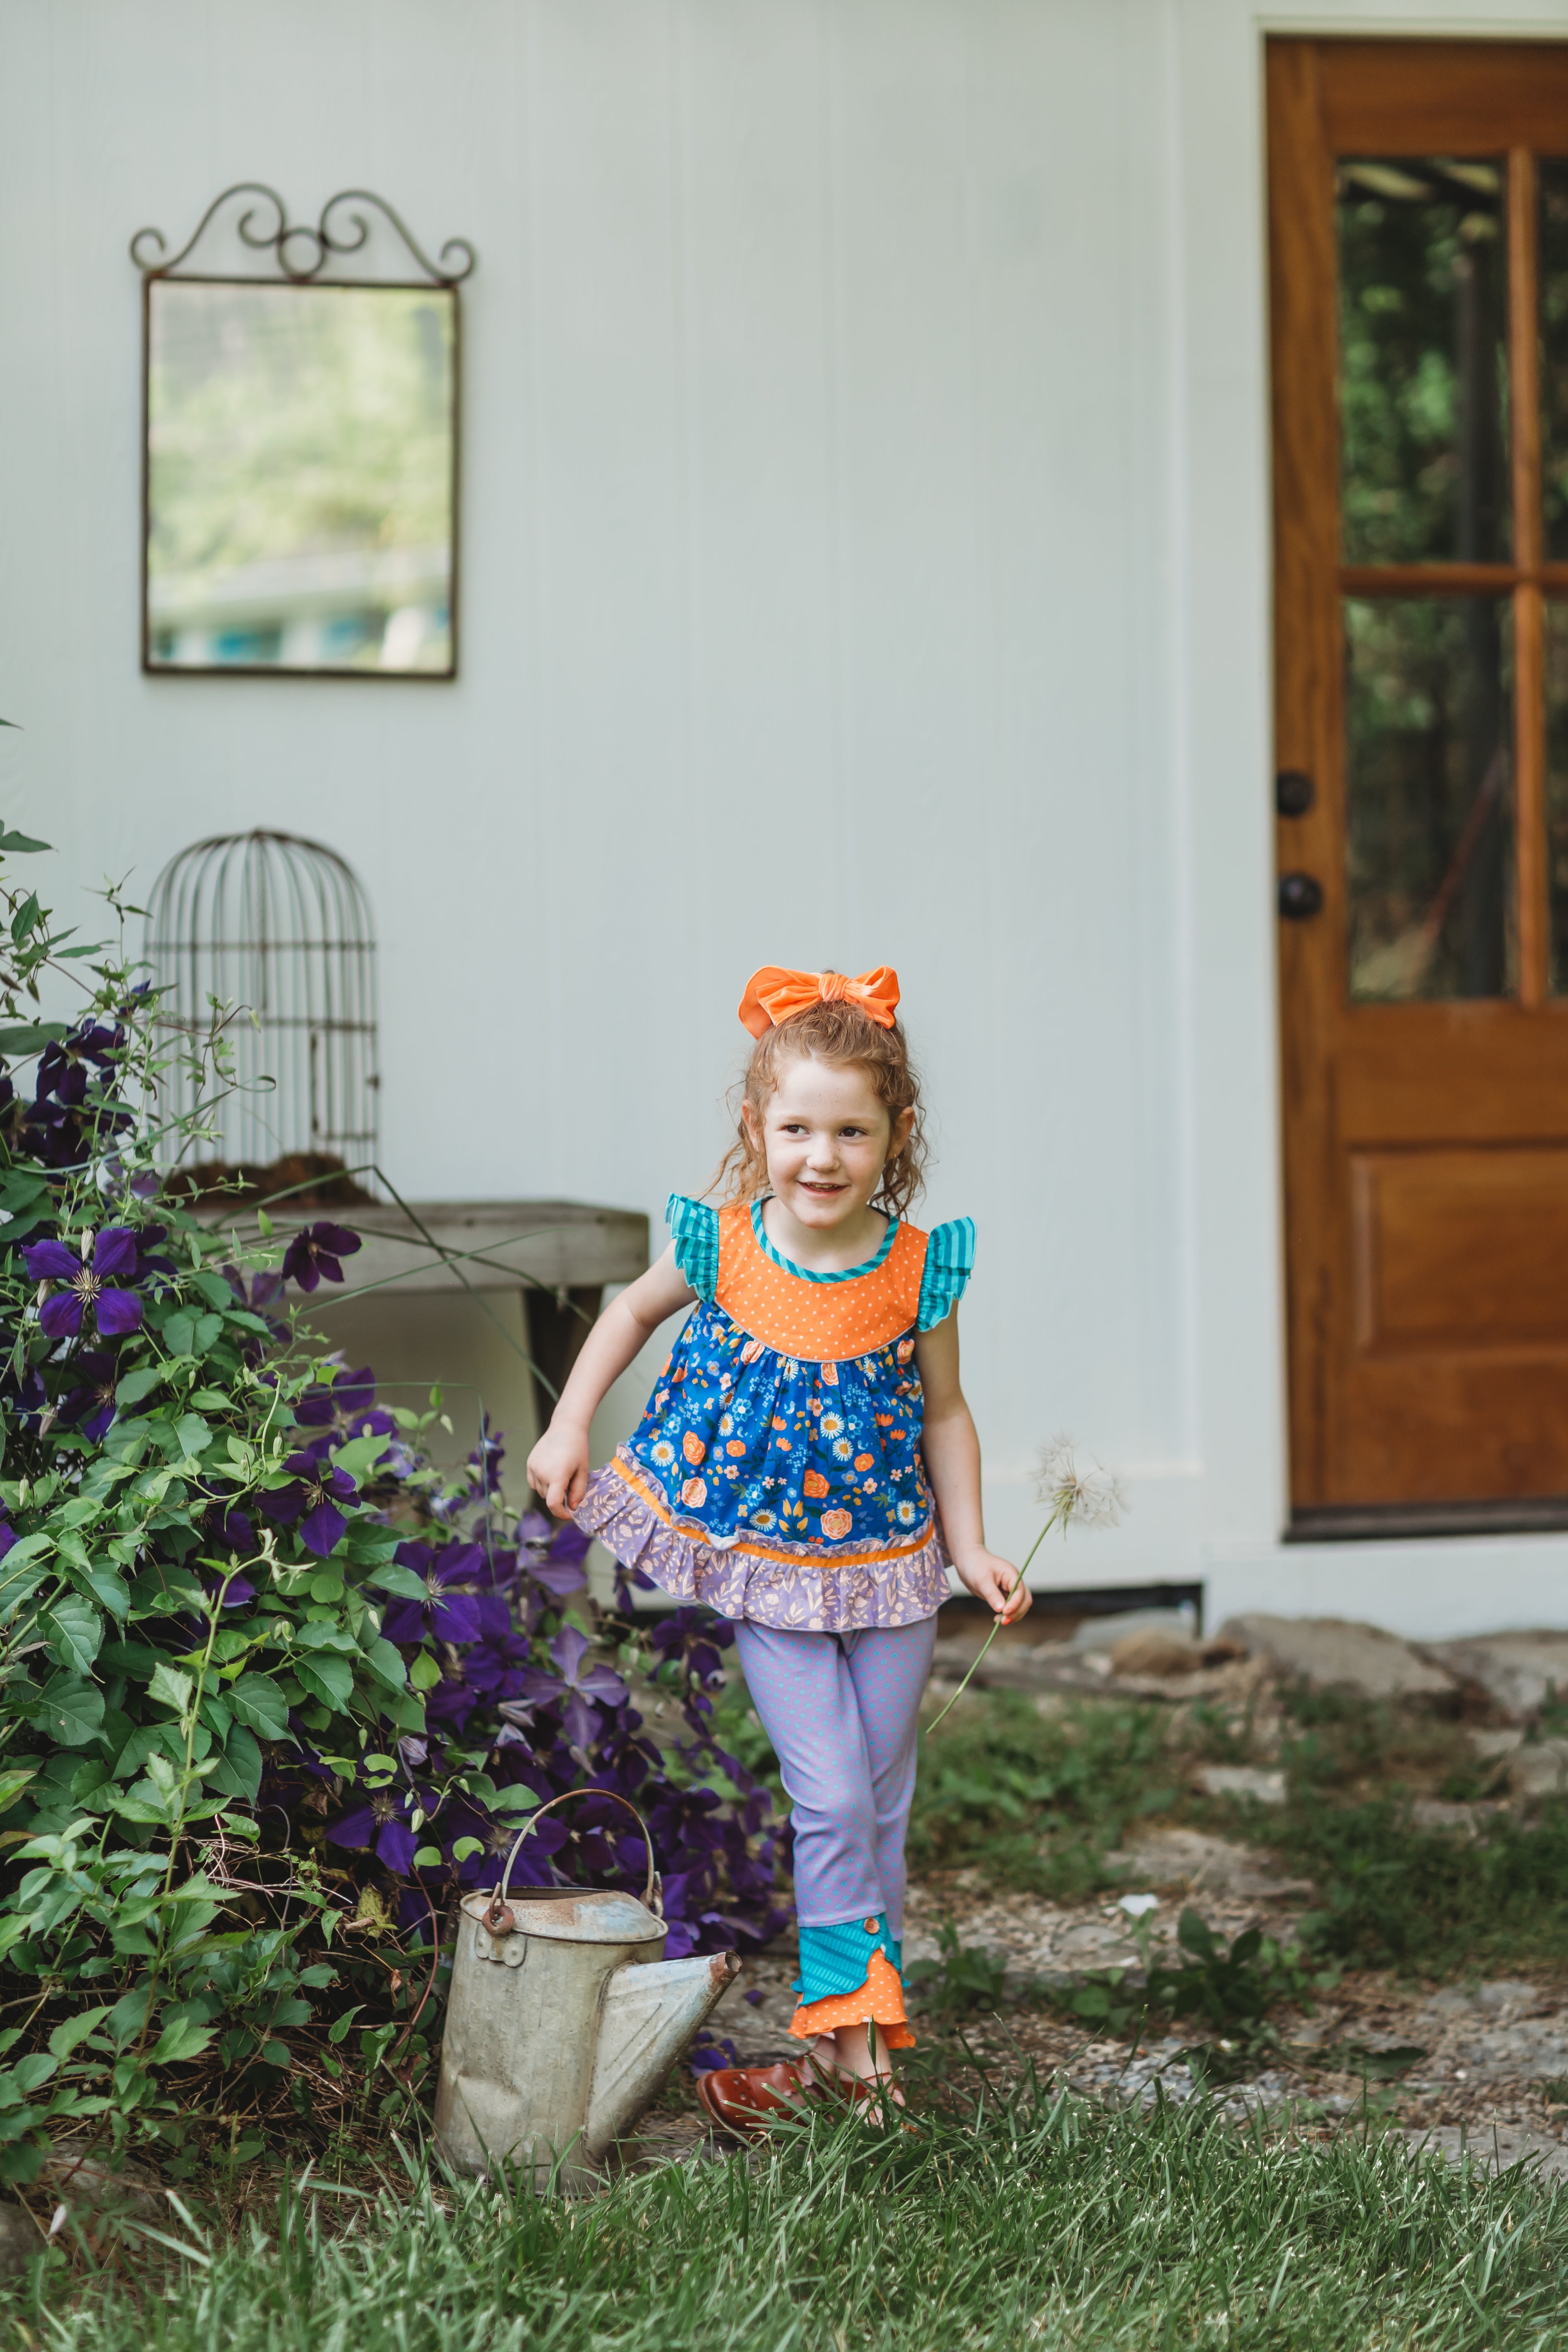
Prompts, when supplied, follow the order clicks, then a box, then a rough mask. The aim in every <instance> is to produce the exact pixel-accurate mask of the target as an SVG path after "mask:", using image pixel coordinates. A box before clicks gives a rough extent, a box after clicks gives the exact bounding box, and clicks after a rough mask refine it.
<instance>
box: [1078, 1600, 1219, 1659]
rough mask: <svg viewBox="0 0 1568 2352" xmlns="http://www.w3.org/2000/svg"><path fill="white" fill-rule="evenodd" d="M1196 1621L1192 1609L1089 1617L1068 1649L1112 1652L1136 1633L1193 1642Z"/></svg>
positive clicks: (1127, 1612) (1152, 1610) (1139, 1611)
mask: <svg viewBox="0 0 1568 2352" xmlns="http://www.w3.org/2000/svg"><path fill="white" fill-rule="evenodd" d="M1193 1625H1194V1616H1193V1612H1192V1611H1191V1610H1190V1609H1124V1610H1123V1611H1122V1612H1121V1615H1120V1616H1117V1617H1086V1618H1085V1619H1084V1621H1083V1622H1082V1624H1081V1625H1079V1626H1078V1627H1077V1628H1076V1629H1075V1631H1074V1633H1073V1637H1072V1641H1071V1643H1070V1644H1069V1647H1071V1648H1072V1649H1075V1650H1105V1651H1107V1652H1109V1651H1111V1650H1114V1649H1115V1647H1116V1645H1117V1643H1119V1642H1121V1641H1124V1640H1125V1639H1127V1637H1128V1636H1129V1635H1130V1634H1133V1633H1168V1634H1169V1635H1170V1637H1171V1639H1172V1640H1173V1641H1175V1642H1190V1641H1191V1640H1192V1638H1193Z"/></svg>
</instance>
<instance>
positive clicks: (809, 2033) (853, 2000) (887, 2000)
mask: <svg viewBox="0 0 1568 2352" xmlns="http://www.w3.org/2000/svg"><path fill="white" fill-rule="evenodd" d="M841 2025H874V2026H875V2027H876V2029H877V2039H878V2041H879V2042H881V2044H882V2046H883V2048H884V2049H887V2050H912V2049H913V2048H914V2046H915V2037H914V2035H913V2033H912V2032H910V2021H909V2019H908V2018H907V2016H906V2015H905V2013H904V1985H903V1979H902V1978H901V1977H900V1974H899V1972H898V1970H897V1969H896V1968H894V1966H893V1964H892V1962H891V1960H889V1958H887V1956H886V1954H885V1953H884V1952H882V1951H881V1950H880V1949H878V1950H877V1951H874V1952H873V1953H872V1955H871V1964H870V1966H869V1967H868V1969H867V1971H866V1981H865V1983H864V1984H863V1985H861V1986H859V1987H858V1989H857V1990H856V1991H854V1992H846V1993H836V1994H834V1995H833V1996H832V1998H831V1999H829V2000H814V2001H813V2002H812V2003H811V2005H810V2007H809V2008H808V2007H806V2006H805V2003H804V2002H803V2003H802V2005H801V2006H800V2008H798V2009H797V2010H796V2011H795V2015H794V2016H793V2017H792V2018H791V2020H790V2023H789V2030H790V2032H792V2033H793V2034H794V2035H795V2039H796V2040H797V2041H800V2042H810V2041H812V2040H814V2039H815V2037H816V2035H817V2034H819V2033H837V2031H838V2028H839V2027H840V2026H841Z"/></svg>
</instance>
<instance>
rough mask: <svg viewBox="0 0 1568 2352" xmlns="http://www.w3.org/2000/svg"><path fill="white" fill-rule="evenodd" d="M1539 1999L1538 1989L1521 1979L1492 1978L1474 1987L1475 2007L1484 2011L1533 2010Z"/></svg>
mask: <svg viewBox="0 0 1568 2352" xmlns="http://www.w3.org/2000/svg"><path fill="white" fill-rule="evenodd" d="M1540 1999H1541V1993H1540V1990H1539V1988H1538V1987H1537V1986H1535V1985H1532V1984H1526V1982H1525V1981H1524V1979H1523V1978H1522V1977H1492V1978H1490V1979H1489V1980H1488V1982H1487V1983H1485V1984H1483V1985H1478V1986H1477V1987H1476V2005H1477V2007H1478V2008H1479V2009H1484V2010H1491V2011H1497V2010H1500V2009H1526V2008H1528V2009H1533V2008H1534V2006H1535V2004H1536V2002H1537V2001H1538V2000H1540Z"/></svg>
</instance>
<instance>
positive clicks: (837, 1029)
mask: <svg viewBox="0 0 1568 2352" xmlns="http://www.w3.org/2000/svg"><path fill="white" fill-rule="evenodd" d="M807 1059H810V1060H814V1061H818V1062H829V1063H832V1064H834V1065H835V1066H837V1067H839V1068H846V1067H852V1068H855V1069H860V1070H864V1071H865V1072H866V1075H867V1076H868V1078H869V1079H870V1081H871V1085H872V1087H873V1088H874V1089H875V1091H876V1096H877V1099H878V1101H879V1103H880V1104H881V1106H882V1108H883V1109H884V1110H885V1111H886V1112H887V1114H888V1118H889V1122H891V1123H893V1124H895V1125H896V1124H897V1121H898V1118H899V1114H900V1111H906V1110H912V1111H913V1112H914V1115H915V1116H914V1120H913V1123H912V1125H911V1126H910V1131H909V1134H908V1136H907V1137H906V1139H905V1140H904V1142H903V1144H902V1145H901V1146H900V1149H899V1150H897V1151H895V1152H893V1153H892V1154H891V1155H890V1156H889V1160H888V1161H887V1164H886V1166H885V1167H884V1168H883V1170H882V1181H881V1182H880V1183H879V1186H878V1187H877V1190H876V1192H875V1193H874V1194H873V1195H872V1199H871V1205H872V1207H873V1208H879V1209H885V1210H886V1211H887V1213H888V1214H889V1216H890V1217H903V1216H906V1215H907V1214H908V1213H909V1211H910V1207H911V1205H912V1204H913V1202H916V1201H917V1200H918V1199H919V1198H920V1195H921V1188H922V1185H923V1183H924V1180H925V1164H926V1152H927V1146H926V1139H925V1112H924V1108H923V1106H922V1105H921V1090H920V1078H919V1076H918V1074H917V1072H916V1070H915V1066H914V1064H913V1063H912V1062H911V1061H910V1049H909V1045H908V1042H907V1041H906V1039H905V1036H904V1031H903V1024H902V1023H901V1022H898V1021H895V1022H894V1024H893V1025H892V1027H891V1028H890V1029H884V1028H883V1027H882V1025H881V1024H880V1023H879V1022H876V1021H873V1020H872V1019H871V1017H870V1015H869V1013H864V1012H862V1010H861V1009H860V1007H859V1005H858V1004H856V1003H853V1002H852V1001H850V1000H848V999H846V998H838V999H837V1000H836V1001H835V1002H834V1003H817V1004H813V1005H809V1006H808V1007H807V1009H806V1010H805V1012H804V1013H795V1014H794V1015H793V1016H792V1017H791V1018H790V1019H789V1020H788V1021H785V1022H783V1023H781V1024H780V1025H779V1026H778V1027H777V1028H775V1029H764V1030H763V1034H762V1035H761V1036H760V1037H759V1038H758V1040H757V1042H756V1044H755V1045H753V1046H752V1058H751V1060H750V1061H749V1062H748V1063H747V1065H746V1075H745V1076H744V1077H743V1078H742V1080H741V1082H740V1085H739V1086H738V1087H733V1088H731V1096H730V1108H731V1112H732V1113H733V1114H734V1118H735V1140H734V1142H733V1143H732V1144H731V1146H730V1149H729V1150H728V1151H727V1152H726V1153H725V1154H724V1157H723V1159H722V1160H721V1162H720V1164H719V1170H718V1173H717V1174H716V1175H715V1177H714V1179H713V1181H712V1182H711V1184H710V1185H709V1187H708V1190H709V1192H718V1191H719V1190H720V1188H721V1187H722V1188H723V1197H724V1199H725V1200H726V1201H754V1200H757V1199H758V1198H759V1197H760V1196H761V1195H762V1194H763V1193H764V1192H766V1191H767V1188H768V1170H767V1161H766V1159H765V1158H764V1156H763V1153H762V1151H760V1150H758V1148H757V1146H756V1145H755V1144H754V1143H753V1142H752V1136H751V1131H750V1129H748V1127H747V1125H746V1121H745V1116H744V1106H745V1105H747V1104H749V1105H750V1106H751V1108H752V1115H753V1117H754V1118H756V1120H757V1123H758V1125H759V1126H760V1125H761V1124H762V1122H763V1118H764V1116H765V1114H766V1110H767V1106H768V1104H769V1102H770V1101H771V1100H772V1098H773V1095H774V1093H775V1092H776V1091H777V1088H778V1083H779V1077H780V1074H781V1071H782V1069H783V1066H784V1063H785V1062H788V1061H802V1060H807Z"/></svg>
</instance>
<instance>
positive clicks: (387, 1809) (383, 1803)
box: [327, 1789, 419, 1878]
mask: <svg viewBox="0 0 1568 2352" xmlns="http://www.w3.org/2000/svg"><path fill="white" fill-rule="evenodd" d="M414 1801H415V1791H414V1790H411V1789H374V1790H371V1791H370V1792H369V1794H368V1795H366V1796H365V1797H364V1798H363V1801H361V1802H360V1803H359V1804H357V1805H354V1806H353V1807H351V1809H350V1810H349V1811H348V1812H346V1813H344V1814H343V1816H342V1820H341V1821H336V1822H333V1823H332V1825H331V1829H329V1830H328V1832H327V1835H328V1836H329V1837H330V1838H331V1841H332V1843H333V1844H334V1845H355V1846H366V1845H369V1846H374V1848H375V1852H376V1854H377V1856H378V1858H379V1859H380V1860H381V1861H382V1862H384V1863H385V1864H386V1866H387V1868H388V1870H395V1872H396V1873H397V1874H398V1876H399V1877H400V1878H406V1876H407V1875H408V1873H409V1872H410V1871H411V1870H412V1869H413V1867H414V1857H415V1855H416V1853H417V1852H418V1850H419V1840H418V1838H417V1837H416V1835H415V1832H414V1829H413V1826H412V1824H411V1823H410V1822H409V1819H408V1816H409V1813H410V1811H412V1810H413V1806H414Z"/></svg>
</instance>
